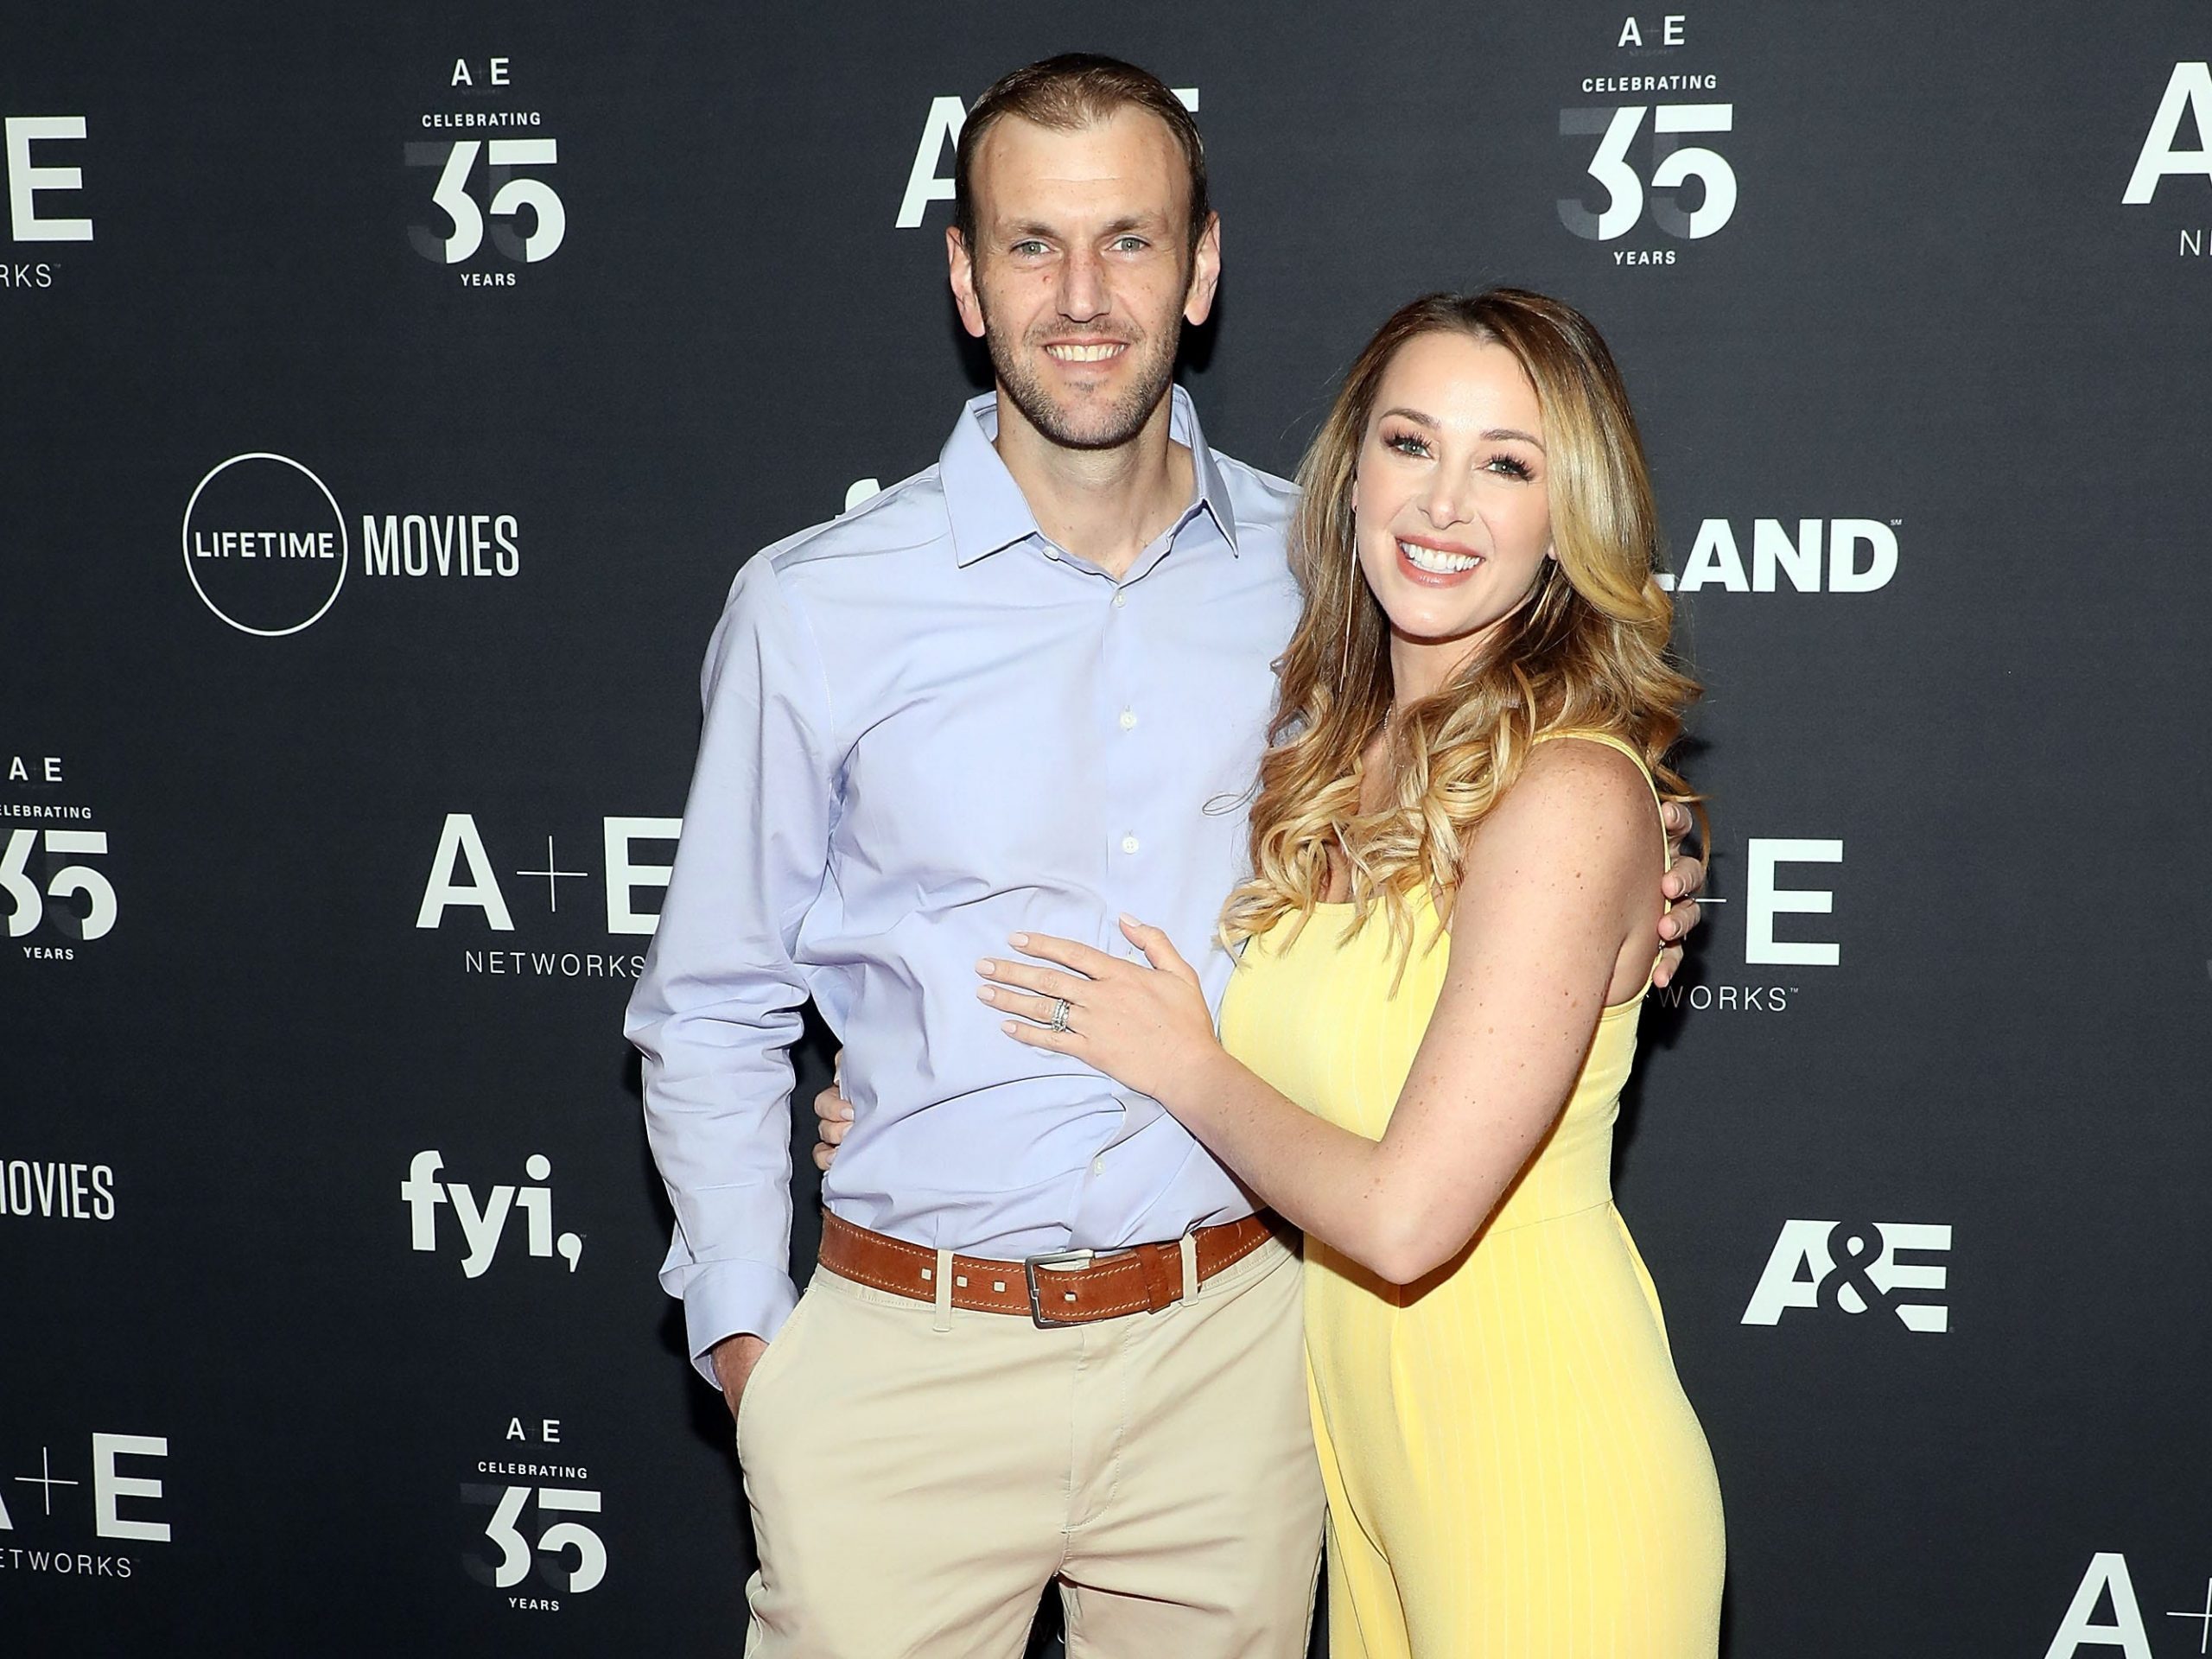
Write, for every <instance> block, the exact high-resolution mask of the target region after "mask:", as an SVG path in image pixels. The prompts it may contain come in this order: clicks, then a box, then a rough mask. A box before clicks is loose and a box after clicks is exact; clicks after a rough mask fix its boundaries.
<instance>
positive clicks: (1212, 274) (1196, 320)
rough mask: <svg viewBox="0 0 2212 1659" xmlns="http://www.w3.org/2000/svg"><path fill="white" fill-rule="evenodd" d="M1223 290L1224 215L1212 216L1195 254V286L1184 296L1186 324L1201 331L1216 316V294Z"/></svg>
mask: <svg viewBox="0 0 2212 1659" xmlns="http://www.w3.org/2000/svg"><path fill="white" fill-rule="evenodd" d="M1220 286H1221V215H1220V214H1219V213H1208V214H1207V215H1206V227H1205V230H1203V231H1201V232H1198V246H1196V247H1195V248H1193V249H1192V250H1191V283H1190V286H1189V288H1187V289H1185V291H1184V295H1183V321H1185V322H1187V323H1189V324H1190V325H1191V326H1192V327H1194V328H1195V327H1198V324H1200V323H1202V322H1204V321H1205V320H1206V319H1207V317H1209V316H1211V315H1212V314H1213V296H1214V290H1215V289H1217V288H1219V287H1220Z"/></svg>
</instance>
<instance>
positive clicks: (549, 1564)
mask: <svg viewBox="0 0 2212 1659" xmlns="http://www.w3.org/2000/svg"><path fill="white" fill-rule="evenodd" d="M532 1497H536V1498H537V1508H538V1511H539V1513H540V1515H541V1516H544V1515H547V1514H551V1515H557V1516H570V1515H597V1514H598V1513H599V1512H600V1509H599V1493H598V1492H597V1491H593V1490H592V1489H590V1488H588V1487H583V1486H535V1487H533V1486H487V1485H480V1484H473V1483H471V1482H467V1481H464V1482H462V1483H461V1502H462V1503H469V1504H488V1505H490V1506H491V1510H492V1518H491V1519H490V1520H489V1521H487V1522H485V1523H484V1535H485V1536H486V1538H488V1539H490V1540H491V1541H493V1543H495V1544H497V1545H498V1546H499V1560H496V1561H487V1560H484V1559H483V1557H482V1556H481V1555H479V1554H473V1553H472V1554H464V1555H462V1557H461V1567H463V1569H464V1570H466V1571H467V1574H468V1576H469V1577H470V1578H472V1579H474V1580H476V1582H477V1583H479V1584H488V1585H491V1586H493V1587H494V1588H496V1589H500V1590H512V1589H513V1588H514V1587H515V1586H517V1585H518V1584H520V1583H521V1582H522V1581H523V1580H524V1578H525V1577H527V1576H528V1574H529V1573H530V1569H531V1565H532V1563H533V1562H535V1563H536V1565H537V1572H538V1576H539V1577H540V1578H542V1579H543V1580H545V1582H546V1583H548V1584H550V1585H551V1586H553V1587H554V1588H555V1589H556V1590H566V1591H568V1592H570V1593H571V1594H574V1595H579V1596H580V1595H582V1594H583V1593H584V1592H585V1591H587V1590H593V1589H596V1588H597V1587H598V1586H599V1583H600V1580H602V1579H604V1578H605V1577H606V1576H607V1546H606V1545H605V1544H603V1543H601V1541H600V1537H599V1535H598V1534H597V1533H595V1532H594V1531H593V1530H592V1529H590V1528H589V1527H588V1526H587V1525H585V1524H584V1522H581V1521H569V1520H556V1521H553V1522H548V1523H547V1524H545V1525H543V1527H542V1528H541V1529H540V1530H539V1532H538V1534H537V1538H536V1539H535V1540H532V1539H530V1538H528V1537H525V1536H524V1534H523V1531H522V1529H521V1527H520V1525H519V1524H518V1523H519V1522H521V1520H522V1517H523V1511H524V1510H527V1509H528V1508H529V1507H530V1503H531V1498H532ZM570 1549H573V1550H575V1552H576V1560H575V1566H574V1567H570V1566H569V1565H568V1564H567V1562H565V1561H564V1560H562V1559H561V1558H562V1554H563V1552H564V1551H567V1550H570ZM540 1556H543V1557H544V1558H545V1559H543V1560H539V1559H538V1558H539V1557H540Z"/></svg>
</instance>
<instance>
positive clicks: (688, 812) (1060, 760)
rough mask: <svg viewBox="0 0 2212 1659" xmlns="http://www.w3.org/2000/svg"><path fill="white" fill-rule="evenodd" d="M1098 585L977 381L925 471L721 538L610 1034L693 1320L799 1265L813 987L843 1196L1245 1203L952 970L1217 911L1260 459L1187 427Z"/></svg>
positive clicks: (1267, 697)
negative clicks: (804, 1040)
mask: <svg viewBox="0 0 2212 1659" xmlns="http://www.w3.org/2000/svg"><path fill="white" fill-rule="evenodd" d="M1171 416H1172V429H1173V435H1174V436H1175V438H1176V439H1177V440H1178V441H1179V442H1182V443H1184V444H1185V445H1187V446H1188V447H1189V448H1190V450H1191V452H1192V455H1193V456H1194V457H1195V460H1196V467H1195V469H1194V470H1195V472H1196V474H1197V478H1196V486H1195V490H1194V493H1193V497H1192V501H1191V503H1190V505H1189V506H1188V507H1187V508H1186V509H1185V511H1184V512H1183V513H1182V514H1181V515H1180V516H1179V518H1178V519H1177V520H1176V522H1175V524H1173V526H1172V527H1170V528H1169V529H1168V530H1167V531H1166V532H1165V533H1164V534H1163V535H1162V536H1160V537H1159V539H1158V540H1156V541H1154V543H1152V544H1151V545H1150V546H1149V547H1147V548H1146V549H1145V550H1144V551H1143V552H1142V553H1141V555H1140V556H1139V557H1138V558H1137V560H1136V562H1135V563H1134V564H1133V565H1131V566H1130V568H1129V569H1128V574H1127V575H1124V576H1123V577H1122V579H1121V580H1120V581H1119V582H1116V581H1115V580H1114V579H1113V578H1111V577H1109V576H1108V575H1105V573H1103V571H1101V570H1099V569H1097V568H1096V567H1095V566H1093V565H1091V564H1090V563H1087V562H1085V561H1084V560H1083V559H1080V558H1077V557H1076V556H1073V555H1071V554H1070V553H1068V552H1066V551H1065V550H1063V549H1061V548H1058V547H1056V546H1054V545H1053V544H1052V543H1051V542H1050V541H1048V540H1047V539H1046V537H1045V535H1044V534H1043V532H1042V531H1039V529H1038V527H1037V521H1036V518H1035V516H1034V515H1033V513H1032V512H1031V511H1030V508H1029V505H1028V503H1027V500H1026V499H1024V497H1023V496H1022V493H1021V491H1020V487H1019V486H1017V485H1016V484H1015V482H1014V477H1013V475H1012V474H1010V473H1008V472H1007V469H1006V466H1005V463H1004V462H1003V461H1001V460H1000V459H999V454H998V451H997V449H996V448H995V447H994V446H993V442H992V439H993V438H994V436H995V434H996V431H997V400H996V399H995V397H990V396H985V397H978V398H976V399H975V400H974V401H973V402H971V403H970V404H969V405H968V406H967V408H966V410H965V411H964V412H963V414H962V416H961V417H960V420H959V423H958V424H957V426H956V427H955V428H954V429H953V433H952V436H951V437H950V440H949V441H948V442H946V444H945V446H944V451H943V453H942V454H941V455H940V457H939V460H938V464H937V465H936V466H935V467H931V468H930V469H929V470H928V471H926V472H924V473H920V474H916V475H915V476H914V477H912V478H910V479H908V480H906V481H905V482H903V483H900V484H897V485H894V486H892V487H891V488H890V489H887V490H886V491H884V492H883V493H881V494H880V495H878V496H876V497H875V498H874V499H872V500H870V501H868V503H866V504H865V505H861V506H860V507H857V508H855V509H854V510H853V511H852V512H849V513H847V514H846V515H845V516H843V517H842V518H837V519H835V520H833V521H832V522H830V523H829V524H822V525H818V526H817V527H816V528H814V529H812V530H809V531H803V532H801V533H800V534H799V535H797V536H794V537H791V539H790V540H788V541H785V542H780V543H777V544H776V545H775V546H773V547H771V548H769V549H767V550H766V551H765V552H762V553H761V554H760V555H759V556H756V557H754V558H753V559H751V560H749V561H748V562H747V563H746V564H745V566H744V567H743V569H741V570H740V571H739V572H738V575H737V579H736V581H735V582H734V583H733V584H732V586H731V588H730V595H729V602H728V606H727V607H726V608H725V609H724V611H723V613H722V617H721V623H720V625H719V626H717V627H716V629H715V634H714V638H713V640H712V643H711V644H710V645H709V648H708V652H707V661H706V667H705V670H704V672H703V675H702V687H701V691H702V699H703V701H704V704H705V709H706V722H705V727H704V730H703V732H702V735H701V738H700V743H699V758H698V763H697V766H696V770H695V772H694V773H693V776H692V780H691V792H690V800H689V803H688V804H686V806H685V808H684V812H683V837H682V840H681V842H680V843H679V845H678V847H677V855H676V865H675V872H674V874H673V876H672V878H671V880H670V883H669V888H668V893H667V897H666V899H665V901H664V904H663V906H662V910H661V918H660V925H659V929H658V932H657V934H656V935H655V937H654V939H653V942H652V948H651V949H650V950H648V951H647V953H646V957H645V971H644V973H643V974H642V975H641V976H640V977H639V982H638V985H637V988H636V991H635V994H634V995H632V997H631V999H630V1006H629V1013H628V1017H627V1020H626V1022H625V1030H626V1032H627V1033H628V1035H629V1037H630V1039H631V1040H632V1042H633V1043H635V1044H636V1045H637V1046H638V1047H639V1050H640V1051H641V1052H643V1054H644V1055H645V1127H646V1132H647V1136H648V1138H649V1139H650V1141H651V1142H652V1151H653V1156H654V1159H655V1160H656V1161H657V1162H658V1165H659V1167H660V1173H661V1176H662V1178H663V1179H664V1181H665V1182H666V1184H667V1187H668V1195H669V1199H670V1202H671V1204H672V1205H674V1206H675V1210H676V1228H675V1237H674V1240H673V1243H671V1247H670V1249H669V1254H668V1258H667V1261H666V1262H664V1265H663V1267H662V1269H661V1283H662V1285H663V1286H664V1287H665V1288H666V1289H667V1290H668V1291H669V1292H670V1293H671V1294H674V1295H679V1296H681V1297H682V1298H683V1304H684V1318H685V1324H686V1327H687V1330H688V1333H689V1339H690V1348H691V1352H692V1354H693V1356H694V1358H695V1362H696V1363H697V1365H698V1368H699V1370H700V1371H701V1373H702V1375H703V1376H707V1377H708V1379H709V1381H712V1380H713V1372H712V1368H711V1366H710V1364H709V1361H708V1359H707V1354H708V1351H709V1349H711V1348H712V1347H713V1346H714V1344H715V1343H717V1342H719V1341H721V1339H722V1338H725V1337H728V1336H730V1335H732V1334H734V1333H736V1332H753V1333H755V1334H757V1335H760V1336H762V1337H772V1336H774V1334H775V1332H776V1331H777V1329H778V1328H779V1326H780V1325H782V1323H783V1321H784V1319H785V1317H786V1316H787V1315H788V1314H789V1313H790V1312H791V1306H792V1305H793V1303H794V1301H795V1300H796V1293H795V1290H794V1288H793V1286H792V1284H791V1278H790V1276H789V1273H788V1270H787V1259H788V1257H787V1253H788V1250H789V1248H790V1238H791V1197H790V1178H791V1152H790V1119H789V1116H788V1110H789V1100H790V1095H791V1065H790V1061H789V1058H788V1055H787V1051H788V1048H789V1046H790V1044H791V1040H792V1039H793V1038H794V1037H795V1036H796V1035H797V1034H798V1030H799V1015H798V1006H799V1004H801V1003H802V1002H803V1001H805V1000H806V999H807V998H808V997H811V998H813V999H814V1001H815V1002H816V1004H817V1006H818V1007H820V1009H821V1011H822V1014H823V1018H824V1019H825V1020H827V1021H828V1022H829V1026H830V1027H831V1028H832V1029H833V1030H834V1031H836V1033H837V1035H838V1038H839V1039H840V1040H841V1041H842V1043H843V1045H844V1048H845V1058H844V1083H845V1091H846V1093H847V1094H848V1095H849V1096H850V1097H851V1099H852V1101H853V1103H854V1112H855V1116H854V1122H853V1127H852V1129H851V1132H850V1134H849V1135H848V1137H847V1139H846V1141H845V1143H844V1146H843V1148H842V1151H840V1153H839V1154H838V1156H837V1160H836V1165H835V1166H834V1167H833V1168H832V1169H831V1170H830V1171H829V1176H828V1179H826V1180H824V1182H823V1201H824V1202H825V1203H826V1204H827V1205H828V1206H829V1209H830V1210H831V1211H834V1212H835V1213H836V1214H837V1215H838V1216H841V1217H843V1218H844V1219H846V1220H848V1221H850V1222H855V1223H857V1224H859V1225H861V1226H863V1227H868V1228H873V1229H874V1230H876V1231H879V1232H883V1233H889V1234H891V1235H893V1236H896V1237H899V1238H903V1239H907V1240H911V1241H912V1242H913V1243H918V1244H924V1245H928V1246H931V1247H932V1248H938V1249H955V1250H960V1251H963V1252H965V1253H967V1254H969V1255H982V1256H992V1257H1004V1258H1014V1257H1020V1256H1022V1255H1029V1254H1032V1253H1034V1252H1038V1251H1044V1250H1057V1249H1071V1248H1084V1247H1089V1248H1091V1249H1112V1248H1114V1247H1116V1246H1121V1245H1128V1244H1134V1243H1144V1242H1146V1241H1147V1240H1154V1239H1172V1238H1175V1237H1177V1236H1179V1235H1181V1234H1182V1233H1183V1232H1185V1231H1186V1230H1188V1229H1190V1228H1192V1227H1194V1226H1201V1225H1206V1224H1213V1223H1217V1222H1224V1221H1233V1220H1235V1219H1236V1218H1237V1217H1241V1216H1243V1215H1246V1214H1248V1213H1249V1212H1250V1211H1251V1209H1252V1200H1251V1198H1250V1197H1249V1195H1248V1194H1247V1193H1246V1192H1244V1191H1243V1189H1242V1188H1241V1187H1240V1186H1239V1185H1237V1184H1236V1181H1235V1180H1234V1179H1232V1178H1231V1177H1230V1175H1229V1174H1228V1173H1227V1172H1225V1171H1224V1169H1223V1168H1222V1167H1221V1166H1220V1165H1219V1164H1217V1163H1216V1162H1215V1161H1214V1160H1213V1159H1212V1158H1211V1156H1210V1155H1208V1154H1207V1153H1206V1152H1205V1150H1204V1149H1203V1148H1202V1147H1199V1146H1198V1143H1197V1142H1196V1141H1193V1140H1192V1138H1191V1136H1190V1135H1189V1134H1188V1133H1187V1132H1186V1131H1185V1129H1184V1128H1182V1126H1181V1125H1180V1124H1179V1123H1177V1122H1175V1120H1174V1119H1173V1118H1172V1117H1170V1116H1167V1115H1166V1113H1165V1112H1164V1111H1162V1110H1161V1109H1160V1105H1159V1104H1158V1103H1157V1102H1155V1101H1154V1100H1152V1099H1151V1098H1150V1097H1148V1096H1141V1095H1136V1094H1134V1093H1132V1092H1131V1091H1129V1090H1124V1089H1122V1088H1121V1087H1119V1086H1118V1085H1117V1084H1114V1083H1113V1082H1112V1081H1110V1080H1109V1079H1108V1078H1106V1077H1102V1076H1100V1075H1099V1074H1098V1073H1096V1072H1095V1071H1091V1070H1090V1068H1089V1067H1087V1066H1084V1065H1081V1064H1079V1063H1078V1062H1077V1061H1074V1060H1071V1059H1067V1058H1063V1057H1061V1056H1058V1055H1055V1054H1052V1053H1049V1052H1045V1051H1042V1050H1039V1049H1033V1048H1027V1047H1024V1046H1021V1045H1020V1044H1018V1043H1016V1042H1014V1040H1013V1039H1011V1038H1009V1037H1007V1035H1006V1034H1005V1033H1003V1032H1001V1030H1000V1029H999V1019H1000V1016H999V1015H997V1014H995V1013H994V1012H992V1010H991V1009H990V1008H989V1007H987V1006H986V1005H985V1004H983V1003H982V1002H981V1001H978V1000H977V998H976V984H977V979H976V969H975V964H976V959H977V958H978V957H985V956H1000V955H1005V954H1007V952H1008V946H1007V935H1008V934H1009V933H1011V932H1014V931H1015V930H1017V929H1028V930H1033V931H1043V932H1050V933H1058V934H1063V935H1066V936H1068V937H1071V938H1077V939H1083V940H1085V941H1087V942H1089V943H1090V944H1094V945H1096V946H1098V947H1099V948H1101V949H1103V950H1116V951H1119V952H1121V953H1122V954H1125V955H1127V954H1132V953H1131V952H1130V951H1129V949H1128V944H1127V942H1126V941H1125V940H1123V938H1122V936H1121V932H1120V930H1119V928H1118V926H1117V925H1116V918H1117V917H1118V916H1119V915H1120V914H1121V912H1124V911H1127V912H1130V913H1131V914H1133V915H1135V916H1138V917H1141V918H1143V919H1145V920H1147V921H1150V922H1154V923H1157V924H1158V925H1160V926H1162V927H1164V928H1166V930H1167V931H1168V933H1169V935H1170V936H1171V937H1172V938H1173V940H1174V941H1175V944H1176V948H1177V949H1178V950H1181V951H1182V952H1183V953H1184V955H1185V957H1188V958H1189V959H1190V960H1191V961H1192V963H1194V964H1196V966H1197V967H1198V971H1199V972H1200V974H1201V975H1202V976H1204V979H1205V986H1206V990H1207V994H1208V996H1209V998H1210V999H1211V1000H1213V1001H1218V999H1219V997H1220V995H1221V992H1222V989H1223V988H1224V985H1225V984H1226V983H1227V982H1228V978H1229V974H1230V966H1231V959H1230V957H1229V955H1228V953H1227V952H1226V951H1224V950H1223V949H1222V948H1221V946H1220V945H1219V944H1218V943H1217V942H1216V939H1215V927H1216V924H1217V919H1218V918H1219V914H1220V910H1221V905H1222V901H1223V899H1224V898H1225V897H1226V896H1227V895H1228V893H1229V891H1230V888H1231V887H1234V886H1235V885H1236V881H1237V880H1239V879H1240V877H1241V876H1242V874H1243V870H1244V868H1245V845H1244V842H1245V832H1246V813H1247V809H1248V807H1249V795H1250V791H1251V789H1252V786H1253V784H1254V781H1255V778H1256V776H1257V770H1258V761H1259V757H1260V753H1261V751H1262V747H1263V746H1264V744H1265V741H1266V727H1267V721H1268V714H1269V712H1270V709H1271V707H1272V704H1273V700H1274V671H1273V667H1272V664H1273V661H1274V657H1275V656H1276V654H1277V653H1278V652H1280V651H1281V649H1282V646H1283V645H1284V643H1285V642H1286V641H1287V639H1289V637H1290V632H1291V628H1292V626H1293V625H1294V622H1295V620H1296V619H1297V612H1298V597H1297V592H1296V588H1295V586H1294V582H1293V581H1292V579H1291V576H1290V573H1289V569H1288V566H1287V562H1286V559H1285V555H1284V532H1285V528H1286V524H1287V519H1288V517H1289V514H1290V512H1291V509H1292V506H1293V504H1294V499H1295V497H1294V491H1293V489H1292V486H1290V485H1288V484H1287V483H1285V482H1284V481H1283V480H1281V479H1277V478H1273V477H1270V476H1268V474H1264V473H1261V472H1258V471H1255V469H1253V468H1251V467H1246V466H1244V465H1243V464H1242V463H1241V462H1238V461H1232V460H1230V459H1229V458H1228V457H1226V456H1223V455H1217V454H1214V453H1213V452H1212V451H1211V450H1210V449H1208V448H1206V444H1205V436H1204V435H1203V434H1202V433H1201V432H1200V431H1199V429H1198V417H1197V415H1196V413H1195V411H1194V410H1192V407H1191V403H1190V399H1189V397H1187V396H1186V395H1185V392H1184V391H1182V389H1181V388H1180V387H1178V388H1176V389H1175V390H1174V391H1173V409H1172V411H1171Z"/></svg>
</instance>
